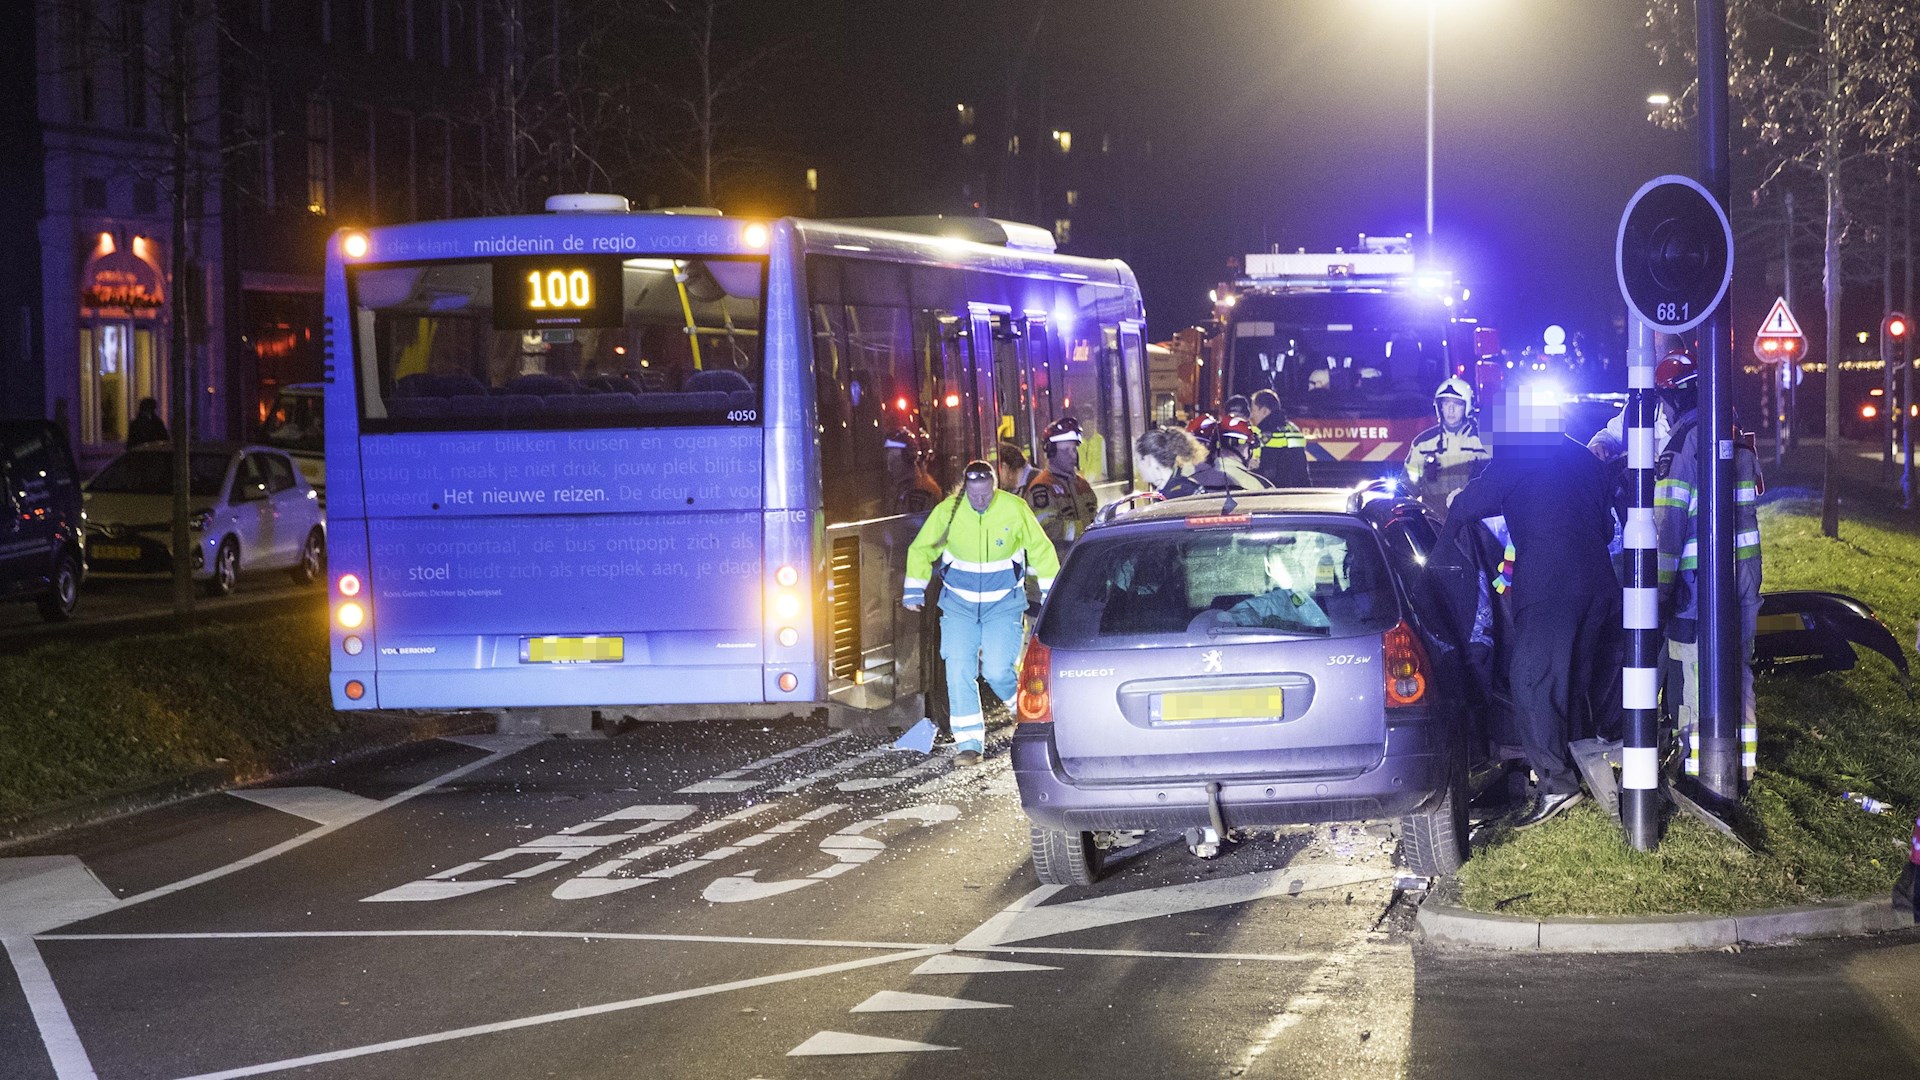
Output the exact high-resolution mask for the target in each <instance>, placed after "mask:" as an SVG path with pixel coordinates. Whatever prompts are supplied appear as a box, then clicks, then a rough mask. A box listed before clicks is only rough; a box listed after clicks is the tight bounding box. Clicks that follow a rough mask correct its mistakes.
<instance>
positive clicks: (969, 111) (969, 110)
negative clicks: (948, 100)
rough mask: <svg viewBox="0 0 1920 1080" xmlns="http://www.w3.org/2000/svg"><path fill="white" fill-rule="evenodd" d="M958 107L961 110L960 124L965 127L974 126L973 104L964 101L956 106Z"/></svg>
mask: <svg viewBox="0 0 1920 1080" xmlns="http://www.w3.org/2000/svg"><path fill="white" fill-rule="evenodd" d="M956 108H957V109H958V110H959V113H960V126H961V127H963V128H970V127H972V126H973V106H971V105H968V104H965V103H964V102H963V103H961V104H960V105H958V106H956Z"/></svg>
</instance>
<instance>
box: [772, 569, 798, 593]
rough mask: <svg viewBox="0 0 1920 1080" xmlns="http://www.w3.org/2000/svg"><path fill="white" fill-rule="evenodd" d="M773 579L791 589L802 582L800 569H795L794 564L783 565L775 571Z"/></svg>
mask: <svg viewBox="0 0 1920 1080" xmlns="http://www.w3.org/2000/svg"><path fill="white" fill-rule="evenodd" d="M773 580H775V581H777V582H779V583H780V584H781V585H783V586H785V587H787V588H789V589H791V588H793V587H794V586H795V585H798V584H800V571H798V570H796V569H794V568H793V567H792V566H783V567H781V568H780V569H778V570H775V571H774V572H773Z"/></svg>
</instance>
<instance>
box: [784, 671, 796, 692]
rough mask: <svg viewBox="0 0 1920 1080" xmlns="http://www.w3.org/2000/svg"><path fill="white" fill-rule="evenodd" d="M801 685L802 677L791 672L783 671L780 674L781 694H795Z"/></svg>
mask: <svg viewBox="0 0 1920 1080" xmlns="http://www.w3.org/2000/svg"><path fill="white" fill-rule="evenodd" d="M799 685H800V676H798V675H795V674H794V673H793V672H791V671H783V672H781V673H780V692H781V693H783V694H791V693H793V691H794V690H795V688H797V687H798V686H799Z"/></svg>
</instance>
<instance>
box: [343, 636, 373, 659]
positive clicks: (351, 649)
mask: <svg viewBox="0 0 1920 1080" xmlns="http://www.w3.org/2000/svg"><path fill="white" fill-rule="evenodd" d="M340 647H341V648H342V649H345V650H346V653H347V655H348V656H359V655H360V651H361V650H362V649H364V648H366V647H367V646H366V643H365V642H362V641H361V640H360V639H359V637H357V636H356V635H353V634H348V635H347V637H346V640H344V641H342V642H341V643H340Z"/></svg>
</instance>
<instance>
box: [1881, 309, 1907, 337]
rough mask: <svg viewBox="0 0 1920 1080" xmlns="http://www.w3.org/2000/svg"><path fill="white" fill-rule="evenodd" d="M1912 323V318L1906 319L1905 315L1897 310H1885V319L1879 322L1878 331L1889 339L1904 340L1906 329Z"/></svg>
mask: <svg viewBox="0 0 1920 1080" xmlns="http://www.w3.org/2000/svg"><path fill="white" fill-rule="evenodd" d="M1912 325H1913V322H1912V320H1910V319H1908V318H1907V317H1906V316H1905V315H1903V314H1901V313H1900V312H1898V311H1889V312H1887V317H1886V319H1885V320H1883V321H1882V322H1881V323H1880V333H1881V334H1882V335H1883V336H1885V337H1886V338H1887V340H1889V341H1904V340H1905V339H1906V336H1907V330H1908V329H1909V328H1910V327H1912Z"/></svg>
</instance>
